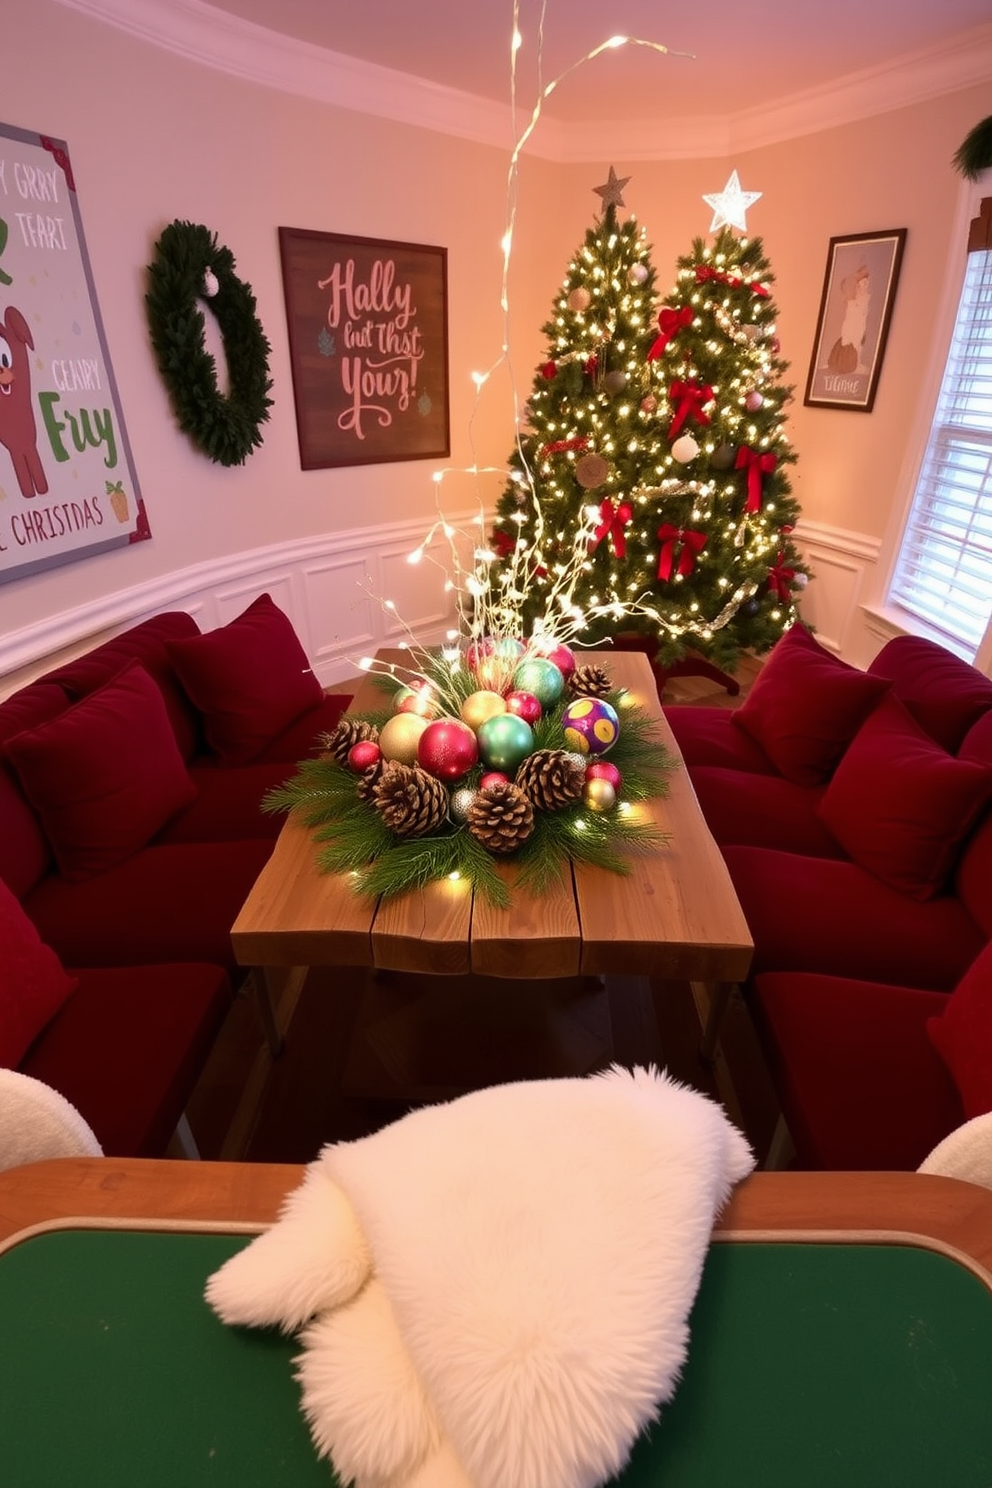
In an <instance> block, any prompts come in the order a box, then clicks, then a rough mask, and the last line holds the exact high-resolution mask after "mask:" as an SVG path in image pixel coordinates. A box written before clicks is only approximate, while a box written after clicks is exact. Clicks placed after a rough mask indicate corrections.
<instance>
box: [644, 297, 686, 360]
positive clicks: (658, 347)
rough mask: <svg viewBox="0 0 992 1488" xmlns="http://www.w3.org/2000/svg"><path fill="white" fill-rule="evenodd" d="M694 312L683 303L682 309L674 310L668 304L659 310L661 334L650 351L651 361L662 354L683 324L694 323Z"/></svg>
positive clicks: (649, 358)
mask: <svg viewBox="0 0 992 1488" xmlns="http://www.w3.org/2000/svg"><path fill="white" fill-rule="evenodd" d="M694 314H695V311H693V310H692V309H691V308H690V306H688V305H683V306H682V308H681V310H672V309H670V308H669V307H668V306H667V305H666V306H665V307H664V309H662V310H659V311H658V325H659V326H660V328H661V335H660V336H658V338H657V340H656V341H655V342H654V345H653V346H652V347H651V350H650V351H649V352H648V361H649V362H653V361H654V360H655V359H656V358H657V357H660V356H661V354H662V352H663V351H664V349H665V347H666V346H667V345H668V343H669V341H671V339H672V337H673V336H677V335H678V333H679V331H681V329H682V327H683V326H687V325H691V324H692V317H693V315H694Z"/></svg>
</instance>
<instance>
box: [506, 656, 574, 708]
mask: <svg viewBox="0 0 992 1488" xmlns="http://www.w3.org/2000/svg"><path fill="white" fill-rule="evenodd" d="M513 687H514V690H515V691H516V692H531V693H533V694H534V696H535V697H536V698H537V701H538V702H539V703H540V704H541V707H542V708H545V709H547V708H553V707H554V705H555V703H556V702H557V701H558V699H559V698H560V697H561V695H562V692H563V691H564V688H565V678H564V676H563V675H562V673H561V672H560V671H559V670H558V668H557V667H556V666H555V664H554V662H553V661H548V660H547V658H546V657H544V656H528V657H527V658H526V660H524V661H522V662H521V663H520V665H519V666H518V667H517V670H516V671H515V672H514V674H513Z"/></svg>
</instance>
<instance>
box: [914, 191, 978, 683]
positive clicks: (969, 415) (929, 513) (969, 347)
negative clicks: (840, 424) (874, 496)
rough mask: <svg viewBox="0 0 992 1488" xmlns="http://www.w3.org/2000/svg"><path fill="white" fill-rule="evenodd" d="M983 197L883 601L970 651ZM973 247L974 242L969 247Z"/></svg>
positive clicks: (973, 640)
mask: <svg viewBox="0 0 992 1488" xmlns="http://www.w3.org/2000/svg"><path fill="white" fill-rule="evenodd" d="M990 229H992V198H989V199H988V200H986V201H983V202H982V211H981V215H980V216H979V217H978V218H976V219H975V221H974V222H973V223H972V230H971V236H970V238H969V249H970V251H969V254H968V263H967V269H966V273H965V281H964V287H963V289H962V291H961V300H960V303H959V306H958V313H957V320H956V322H955V326H954V335H953V337H952V340H951V348H950V352H949V354H948V358H947V366H946V369H945V372H944V379H943V382H942V384H941V389H940V395H939V397H938V400H937V409H936V413H935V415H934V422H933V427H932V429H931V432H930V440H929V443H928V445H927V450H926V454H925V456H924V460H923V465H922V468H921V471H920V475H919V479H918V481H917V486H916V494H915V497H914V501H913V507H912V510H911V512H910V516H909V521H908V523H907V526H906V531H905V533H904V535H903V541H902V547H901V549H900V554H899V561H898V564H897V566H896V571H895V575H894V577H893V581H892V587H891V589H890V592H889V599H890V602H891V603H893V604H898V605H901V606H902V608H903V609H905V610H908V611H909V612H910V613H911V614H914V615H916V616H918V617H919V618H920V619H922V620H924V621H925V622H927V624H928V625H930V626H932V627H933V628H934V629H935V630H937V631H939V632H940V633H941V634H942V635H944V636H945V637H947V639H948V640H949V641H951V642H955V643H957V644H956V645H955V646H954V649H955V650H958V651H959V652H961V653H962V654H967V656H968V658H969V659H973V658H974V656H975V653H976V651H977V650H978V647H979V646H980V644H981V642H982V640H983V637H984V635H985V631H986V628H987V627H988V624H989V620H990V618H992V231H990ZM972 245H974V247H972Z"/></svg>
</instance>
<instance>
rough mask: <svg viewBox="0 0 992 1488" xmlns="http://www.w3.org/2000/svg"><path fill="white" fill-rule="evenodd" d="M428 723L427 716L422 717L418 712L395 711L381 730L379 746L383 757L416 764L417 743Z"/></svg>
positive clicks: (402, 763) (400, 762) (399, 762)
mask: <svg viewBox="0 0 992 1488" xmlns="http://www.w3.org/2000/svg"><path fill="white" fill-rule="evenodd" d="M427 723H428V720H427V719H426V718H420V717H418V715H417V714H416V713H394V714H393V716H392V718H389V719H387V720H386V722H385V723H384V724H383V726H382V728H381V730H380V731H379V748H380V749H381V750H382V753H383V757H384V758H385V759H387V760H396V761H397V763H398V764H401V765H413V764H416V761H417V745H418V744H419V743H420V736H421V734H422V733H423V732H424V729H425V728H426V727H427Z"/></svg>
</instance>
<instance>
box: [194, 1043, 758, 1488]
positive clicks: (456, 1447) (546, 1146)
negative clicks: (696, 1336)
mask: <svg viewBox="0 0 992 1488" xmlns="http://www.w3.org/2000/svg"><path fill="white" fill-rule="evenodd" d="M753 1166H754V1159H753V1156H752V1153H751V1151H750V1149H749V1147H748V1145H747V1143H746V1142H745V1140H744V1138H743V1137H742V1136H741V1134H740V1132H739V1131H738V1130H737V1129H736V1128H735V1127H734V1126H733V1125H732V1124H731V1123H730V1122H729V1121H728V1119H727V1117H726V1116H725V1114H724V1113H723V1111H722V1109H721V1108H720V1107H719V1106H718V1105H717V1104H716V1103H715V1102H713V1101H711V1100H709V1099H707V1098H706V1097H705V1096H702V1095H700V1094H699V1093H698V1092H696V1091H693V1090H691V1089H689V1088H687V1087H685V1086H682V1085H679V1084H677V1083H675V1082H674V1081H672V1080H669V1079H668V1078H667V1076H665V1075H663V1074H659V1073H658V1072H657V1071H655V1070H644V1069H637V1070H634V1071H633V1072H631V1071H628V1070H623V1069H619V1068H614V1069H611V1070H609V1071H607V1072H606V1073H604V1074H600V1075H594V1076H590V1077H589V1078H586V1079H562V1080H542V1081H534V1082H523V1083H520V1084H511V1085H500V1086H496V1087H493V1088H491V1089H488V1090H481V1091H477V1092H475V1093H473V1094H471V1095H467V1096H463V1097H461V1098H460V1099H458V1100H455V1101H452V1102H450V1103H449V1104H446V1105H438V1106H429V1107H425V1108H423V1109H421V1110H417V1111H413V1112H411V1113H410V1115H408V1116H406V1117H404V1118H403V1119H402V1120H401V1121H397V1122H395V1123H394V1124H393V1125H391V1126H387V1127H385V1128H384V1129H383V1130H381V1131H379V1132H376V1133H375V1134H374V1135H373V1136H370V1137H365V1138H362V1139H361V1140H360V1141H355V1142H343V1143H339V1144H336V1145H331V1146H328V1147H325V1148H324V1149H323V1151H322V1152H321V1154H320V1156H319V1157H318V1159H317V1160H316V1162H314V1163H311V1164H310V1166H309V1167H308V1168H307V1172H306V1177H305V1179H304V1182H303V1183H302V1185H301V1186H300V1187H299V1188H298V1189H297V1190H296V1191H295V1192H294V1193H293V1194H291V1195H290V1196H289V1198H288V1199H287V1201H286V1203H285V1206H284V1208H283V1211H282V1214H281V1216H280V1218H279V1219H278V1221H277V1222H276V1223H275V1224H274V1225H273V1226H272V1228H271V1229H270V1230H268V1231H267V1232H266V1233H265V1234H263V1235H260V1236H259V1237H258V1238H257V1239H256V1240H253V1241H252V1242H251V1243H250V1244H249V1245H248V1246H247V1247H246V1248H245V1249H244V1250H243V1251H241V1252H240V1253H239V1254H238V1255H236V1256H233V1257H232V1258H231V1260H229V1261H228V1262H226V1263H225V1265H224V1266H222V1267H221V1269H220V1270H219V1271H217V1272H216V1273H215V1274H214V1275H213V1276H212V1277H211V1278H210V1279H209V1281H208V1283H207V1291H206V1295H207V1300H208V1301H209V1302H210V1304H211V1305H212V1306H213V1307H214V1308H215V1310H216V1311H217V1313H218V1314H219V1315H220V1317H221V1318H222V1319H223V1320H224V1321H225V1322H228V1323H234V1324H252V1325H256V1326H265V1325H272V1324H276V1325H278V1326H279V1327H281V1328H283V1329H285V1330H286V1331H290V1330H296V1329H298V1328H302V1329H303V1332H302V1349H303V1351H302V1354H301V1355H300V1357H299V1359H298V1361H297V1365H298V1376H299V1380H300V1383H301V1386H302V1405H303V1410H304V1413H305V1415H306V1417H307V1420H308V1422H309V1425H310V1429H311V1433H312V1436H313V1440H314V1443H315V1445H316V1448H317V1450H318V1452H319V1453H320V1454H322V1455H326V1456H328V1457H330V1458H331V1460H332V1462H333V1465H334V1468H335V1470H336V1472H337V1473H338V1475H339V1476H340V1478H341V1479H342V1481H343V1482H352V1481H354V1482H355V1483H356V1484H357V1485H358V1488H592V1485H594V1484H599V1483H602V1482H604V1481H606V1480H607V1479H608V1478H610V1477H612V1476H613V1475H614V1474H616V1473H617V1472H619V1471H620V1469H621V1468H622V1467H623V1465H624V1463H625V1462H626V1460H627V1457H628V1455H629V1452H630V1449H631V1447H632V1445H633V1443H634V1441H635V1439H636V1437H637V1436H638V1434H639V1432H640V1431H641V1429H642V1428H643V1427H644V1426H645V1425H646V1423H647V1422H648V1421H650V1420H651V1419H652V1418H653V1417H654V1416H655V1415H656V1414H657V1411H658V1408H659V1406H660V1405H662V1404H664V1402H666V1401H667V1400H669V1399H670V1398H671V1396H672V1395H673V1394H674V1391H675V1389H676V1386H677V1384H678V1379H679V1375H680V1371H681V1367H682V1364H683V1362H684V1360H685V1357H686V1350H687V1344H688V1315H689V1311H690V1309H691V1306H692V1303H693V1300H694V1298H695V1295H696V1291H697V1289H698V1286H699V1280H700V1275H701V1271H702V1266H703V1261H704V1259H705V1255H706V1251H707V1247H708V1244H709V1240H710V1232H711V1230H712V1226H713V1221H714V1218H715V1216H716V1213H717V1212H718V1210H719V1209H720V1208H721V1207H722V1205H723V1203H724V1202H725V1200H726V1199H727V1197H728V1195H729V1193H730V1190H731V1187H732V1186H733V1184H734V1183H736V1182H737V1181H738V1180H739V1179H741V1178H743V1177H744V1176H745V1175H746V1174H747V1173H748V1172H750V1170H751V1168H752V1167H753Z"/></svg>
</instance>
